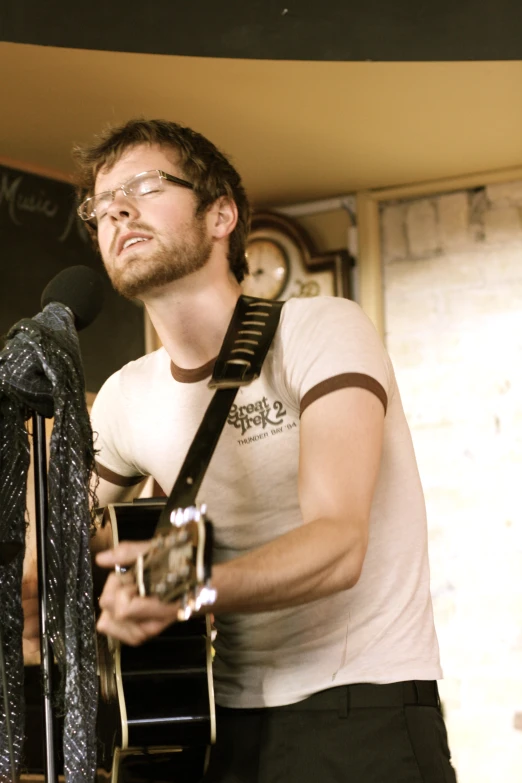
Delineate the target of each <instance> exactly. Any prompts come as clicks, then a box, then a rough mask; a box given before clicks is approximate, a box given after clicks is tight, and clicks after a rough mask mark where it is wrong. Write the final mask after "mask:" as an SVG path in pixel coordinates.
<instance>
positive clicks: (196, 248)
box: [107, 218, 212, 299]
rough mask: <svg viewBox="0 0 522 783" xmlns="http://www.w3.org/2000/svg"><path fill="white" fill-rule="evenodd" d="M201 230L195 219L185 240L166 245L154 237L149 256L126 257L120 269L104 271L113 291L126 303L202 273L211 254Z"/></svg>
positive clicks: (199, 222)
mask: <svg viewBox="0 0 522 783" xmlns="http://www.w3.org/2000/svg"><path fill="white" fill-rule="evenodd" d="M136 228H137V229H138V230H139V228H141V229H144V227H143V226H140V227H136ZM205 229H206V227H205V222H204V220H198V219H197V218H196V219H195V221H194V223H193V225H192V231H191V232H190V235H189V236H185V237H184V238H182V239H178V238H175V239H171V240H170V241H169V242H168V244H166V243H163V242H161V241H160V240H159V238H157V237H154V242H155V243H156V248H155V250H154V252H153V253H151V254H150V255H148V254H146V253H143V251H141V250H138V251H137V252H136V253H134V254H132V252H131V253H129V255H128V257H127V258H126V259H125V263H124V264H122V266H120V267H112V268H110V267H109V268H107V274H108V275H109V278H110V281H111V283H112V285H113V288H114V289H115V290H116V291H117V292H118V293H119V294H121V296H124V297H125V298H126V299H137V298H140V297H142V296H144V295H146V294H148V293H150V292H151V291H153V290H154V289H157V288H162V287H163V286H165V285H168V284H169V283H173V282H175V281H176V280H181V279H182V278H184V277H187V276H188V275H191V274H193V273H194V272H198V271H199V270H200V269H203V267H204V266H205V265H206V263H207V261H208V259H209V257H210V253H211V252H212V240H211V239H210V237H209V236H208V234H207V233H206V230H205ZM151 233H152V232H151Z"/></svg>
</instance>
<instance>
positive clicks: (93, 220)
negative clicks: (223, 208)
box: [77, 169, 194, 224]
mask: <svg viewBox="0 0 522 783" xmlns="http://www.w3.org/2000/svg"><path fill="white" fill-rule="evenodd" d="M144 174H158V175H159V177H160V179H166V180H167V181H168V182H173V183H174V184H175V185H181V187H183V188H189V189H190V190H194V185H193V184H192V182H188V180H186V179H181V178H180V177H175V176H174V174H168V173H167V172H166V171H162V170H161V169H150V170H149V171H140V172H139V174H134V176H133V177H131V178H130V179H129V180H127V182H124V183H123V185H118V187H117V188H114V190H104V191H102V192H101V193H97V194H96V195H95V196H89V198H86V199H85V201H82V203H81V204H80V206H79V207H78V209H77V212H78V216H79V217H80V218H81V219H82V220H83V221H85V222H87V223H94V224H96V220H97V217H96V215H91V216H90V217H84V216H83V214H82V212H83V211H84V207H85V205H86V204H87V202H88V201H93V200H94V199H98V198H99V197H100V196H106V195H107V194H108V193H110V194H111V196H112V201H114V197H115V195H116V193H117V192H118V190H121V192H122V193H123V195H124V196H127V197H128V196H129V194H128V193H126V192H125V188H126V187H127V186H128V185H129V184H130V183H131V182H132V181H133V180H135V179H137V177H142V176H143V175H144ZM130 197H131V198H140V196H137V197H136V196H132V195H131V196H130Z"/></svg>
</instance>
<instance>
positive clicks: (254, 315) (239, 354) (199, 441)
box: [155, 296, 284, 534]
mask: <svg viewBox="0 0 522 783" xmlns="http://www.w3.org/2000/svg"><path fill="white" fill-rule="evenodd" d="M283 304H284V302H273V301H271V300H269V299H257V298H254V297H251V296H241V297H239V299H238V302H237V305H236V309H235V310H234V314H233V316H232V320H231V321H230V324H229V327H228V329H227V333H226V335H225V339H224V340H223V345H222V346H221V350H220V352H219V356H218V358H217V359H216V364H215V366H214V372H213V373H212V378H211V379H210V381H209V384H208V385H209V388H211V389H216V393H215V394H214V396H213V397H212V399H211V401H210V404H209V406H208V408H207V410H206V412H205V415H204V416H203V420H202V422H201V424H200V425H199V428H198V431H197V432H196V435H195V437H194V440H193V441H192V444H191V446H190V448H189V450H188V452H187V456H186V457H185V461H184V463H183V465H182V466H181V470H180V472H179V475H178V477H177V479H176V481H175V483H174V486H173V488H172V492H171V493H170V495H169V497H168V498H167V502H166V504H165V506H164V507H163V510H162V512H161V515H160V518H159V521H158V524H157V527H156V531H155V532H156V534H158V533H167V532H168V531H169V530H170V529H171V527H172V525H171V522H170V515H171V513H172V511H175V510H176V509H178V508H184V507H186V506H193V505H194V504H195V502H196V496H197V494H198V491H199V488H200V486H201V482H202V481H203V477H204V475H205V473H206V470H207V468H208V465H209V462H210V460H211V458H212V455H213V453H214V450H215V448H216V445H217V442H218V440H219V436H220V435H221V432H222V430H223V427H224V426H225V422H226V420H227V416H228V413H229V411H230V408H231V406H232V403H233V402H234V399H235V397H236V394H237V392H238V389H239V387H240V386H247V385H248V384H249V383H252V381H254V380H255V379H256V378H258V377H259V375H260V373H261V367H262V365H263V362H264V360H265V357H266V355H267V353H268V349H269V348H270V345H271V343H272V340H273V338H274V335H275V333H276V330H277V326H278V324H279V318H280V316H281V309H282V307H283Z"/></svg>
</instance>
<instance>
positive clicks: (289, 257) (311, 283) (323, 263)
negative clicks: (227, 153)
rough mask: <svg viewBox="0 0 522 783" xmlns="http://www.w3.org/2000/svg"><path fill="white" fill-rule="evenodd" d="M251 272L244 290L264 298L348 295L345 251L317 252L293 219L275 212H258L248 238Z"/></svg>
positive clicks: (250, 294)
mask: <svg viewBox="0 0 522 783" xmlns="http://www.w3.org/2000/svg"><path fill="white" fill-rule="evenodd" d="M246 254H247V258H248V264H249V268H250V273H249V275H248V277H246V278H245V280H244V281H243V283H242V287H243V293H244V294H247V295H248V296H260V297H262V298H264V299H290V298H291V297H295V296H297V297H305V296H306V297H309V296H345V297H348V298H350V293H351V287H350V269H351V266H352V264H353V259H352V258H351V256H350V255H349V253H348V251H347V250H345V249H343V250H338V251H334V252H329V253H318V251H317V249H316V247H315V246H314V243H313V241H312V239H311V237H310V236H309V234H308V233H307V232H306V231H305V230H304V229H303V228H302V226H300V225H299V224H298V223H297V222H296V221H294V220H291V219H290V218H287V217H286V216H285V215H279V214H277V213H275V212H257V213H255V214H254V216H253V218H252V227H251V230H250V234H249V236H248V240H247V247H246Z"/></svg>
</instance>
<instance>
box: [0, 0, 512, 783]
mask: <svg viewBox="0 0 522 783" xmlns="http://www.w3.org/2000/svg"><path fill="white" fill-rule="evenodd" d="M69 5H70V4H69ZM69 5H67V4H66V3H64V2H57V1H56V0H51V2H48V3H46V4H45V6H43V5H40V4H37V3H36V2H31V0H28V1H27V2H16V3H15V2H14V0H9V1H8V2H7V4H6V5H5V6H4V10H3V11H0V21H1V22H2V28H1V29H2V42H1V43H0V73H1V74H2V78H1V79H0V105H1V106H2V122H1V123H0V238H1V240H2V246H3V247H2V255H1V261H0V270H1V286H0V304H1V306H0V333H2V334H3V333H5V332H6V330H7V329H8V328H9V326H10V325H11V324H12V323H14V322H15V321H17V320H18V319H19V318H22V317H24V316H28V315H32V314H34V313H35V312H36V311H37V310H38V309H39V297H40V293H41V291H42V289H43V287H44V286H45V284H46V282H47V281H48V280H49V279H50V278H51V277H52V276H53V275H54V274H56V272H57V271H59V270H60V269H61V268H63V267H64V266H69V265H71V264H75V263H87V264H89V265H92V266H95V267H96V266H97V267H100V268H101V262H100V261H99V258H98V257H97V255H96V253H95V251H94V250H93V248H92V247H91V246H90V244H89V242H88V240H87V237H86V236H85V234H84V231H83V229H82V227H81V226H79V225H78V224H77V222H76V220H75V217H74V214H75V213H74V209H75V201H74V192H73V187H72V185H71V175H72V172H73V166H72V160H71V155H70V151H71V148H72V146H73V145H74V144H77V143H82V142H89V141H90V140H91V139H92V137H93V135H94V134H95V133H97V132H99V131H100V129H101V128H103V127H104V126H105V125H107V124H108V123H111V124H113V123H120V122H124V121H125V120H127V119H129V118H131V117H136V116H143V117H148V118H152V117H160V118H166V119H171V120H175V121H176V122H179V123H182V124H186V125H189V126H191V127H193V128H194V129H196V130H198V131H200V132H201V133H203V134H205V135H206V136H208V137H209V138H210V139H212V141H214V142H215V143H216V144H217V146H218V147H220V148H221V149H222V150H223V151H225V152H226V153H228V154H229V156H230V157H231V158H232V160H233V162H234V164H235V166H236V167H237V168H238V170H239V171H240V172H241V174H242V176H243V178H244V182H245V185H246V188H247V190H248V192H249V194H250V196H251V199H252V202H253V204H254V206H255V209H256V211H257V213H258V215H259V216H260V218H259V222H258V225H257V228H256V225H255V226H254V228H255V230H256V232H257V233H255V234H253V238H255V237H259V236H260V234H259V232H261V235H263V236H264V235H266V236H269V237H270V236H273V237H275V238H277V239H278V241H280V242H282V243H283V245H285V242H286V243H287V245H286V246H285V250H286V263H288V265H289V267H290V273H289V275H288V279H287V282H286V284H285V286H284V287H283V290H282V291H281V292H280V295H281V296H282V297H283V298H285V297H287V296H293V295H298V294H299V293H301V295H303V293H304V294H307V295H311V294H313V293H324V292H326V293H337V294H338V295H348V296H352V297H353V298H355V299H356V300H357V301H359V302H360V304H361V305H362V307H363V308H364V309H365V310H366V312H367V313H368V314H369V315H370V317H371V318H372V319H373V321H374V323H375V324H376V327H377V328H378V329H379V331H380V332H381V334H382V335H383V337H384V339H385V342H386V345H387V348H388V350H389V352H390V354H391V358H392V361H393V363H394V366H395V369H396V373H397V376H398V382H399V387H400V389H401V393H402V396H403V400H404V404H405V409H406V414H407V416H408V420H409V423H410V426H411V428H412V433H413V439H414V443H415V448H416V452H417V457H418V461H419V468H420V473H421V478H422V481H423V485H424V489H425V492H426V500H427V506H428V520H429V535H430V557H431V570H432V593H433V600H434V608H435V617H436V624H437V630H438V635H439V641H440V646H441V655H442V664H443V669H444V672H445V680H444V682H443V683H442V684H441V693H442V698H443V704H444V710H445V714H446V719H447V725H448V731H449V735H450V746H451V748H452V751H453V758H454V764H455V766H456V768H457V772H458V775H459V780H460V781H461V783H490V781H497V780H502V781H503V783H515V781H518V780H520V775H521V774H522V577H521V574H522V492H521V489H520V487H521V481H520V476H521V473H522V51H520V50H521V48H522V43H520V42H521V41H522V36H521V33H522V10H521V7H519V6H516V5H515V3H514V2H511V3H510V2H508V0H499V2H497V3H495V5H494V7H491V8H489V7H488V8H485V7H480V6H479V4H478V3H475V4H474V3H471V2H465V3H459V4H458V7H457V8H456V7H454V5H453V4H450V3H449V2H439V3H435V2H425V3H423V4H421V6H422V7H420V8H416V9H415V10H412V9H411V7H410V6H411V4H408V3H405V2H397V3H393V4H387V3H384V2H380V0H367V2H366V3H365V6H364V7H362V6H358V5H357V4H355V3H347V2H344V3H343V2H340V0H339V1H338V2H334V1H333V0H328V1H327V2H322V3H319V2H307V3H304V2H301V3H295V4H292V3H290V0H288V7H286V5H285V3H284V2H273V0H268V1H267V0H265V2H251V3H248V4H244V3H243V4H241V3H239V2H236V1H235V0H232V1H231V2H229V3H227V4H226V8H217V7H216V4H211V3H210V2H206V1H205V2H198V3H192V4H186V3H179V2H151V3H149V4H148V5H147V8H146V10H145V9H144V8H143V7H140V5H141V6H142V4H138V3H135V2H130V3H126V4H125V5H124V4H123V3H117V2H114V3H112V4H111V5H110V7H109V6H108V5H107V4H106V5H105V6H104V5H102V4H101V3H98V2H95V3H90V4H89V5H87V4H84V6H82V8H79V7H74V8H72V7H69ZM390 5H393V7H390ZM267 212H268V213H270V214H269V216H268V217H267V216H266V214H265V213H267ZM274 214H275V215H276V218H274ZM263 232H264V234H263ZM271 232H272V233H271ZM314 259H315V260H314ZM341 267H342V271H343V275H344V277H343V275H341V276H339V275H338V274H337V273H338V272H339V270H340V268H341ZM258 271H259V270H258ZM329 276H330V278H331V279H329ZM341 278H342V279H343V280H344V281H345V282H344V283H343V284H341V283H339V280H340V279H341ZM155 345H156V338H155V335H154V334H153V332H152V330H151V328H150V326H149V325H148V324H146V323H145V319H144V315H143V312H142V310H141V308H140V307H139V306H138V305H137V304H134V303H132V302H125V301H123V300H121V299H119V298H118V297H117V296H116V295H115V294H113V293H111V290H110V286H109V284H108V283H107V305H106V307H105V309H104V313H103V315H102V316H101V317H100V318H99V319H98V321H97V322H96V323H95V324H93V325H92V326H91V327H89V329H87V330H86V331H85V333H84V334H83V335H82V351H83V356H84V361H85V367H86V378H87V388H88V392H89V399H90V400H92V398H93V395H94V394H95V393H96V391H97V390H98V389H99V387H100V385H101V383H103V381H104V380H105V378H106V377H108V375H109V374H110V373H112V372H114V371H115V370H116V369H118V368H119V367H120V366H121V365H122V364H124V363H125V362H126V361H129V359H132V358H135V357H137V356H139V355H141V354H142V353H143V352H144V351H146V350H151V349H153V348H154V347H155Z"/></svg>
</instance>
